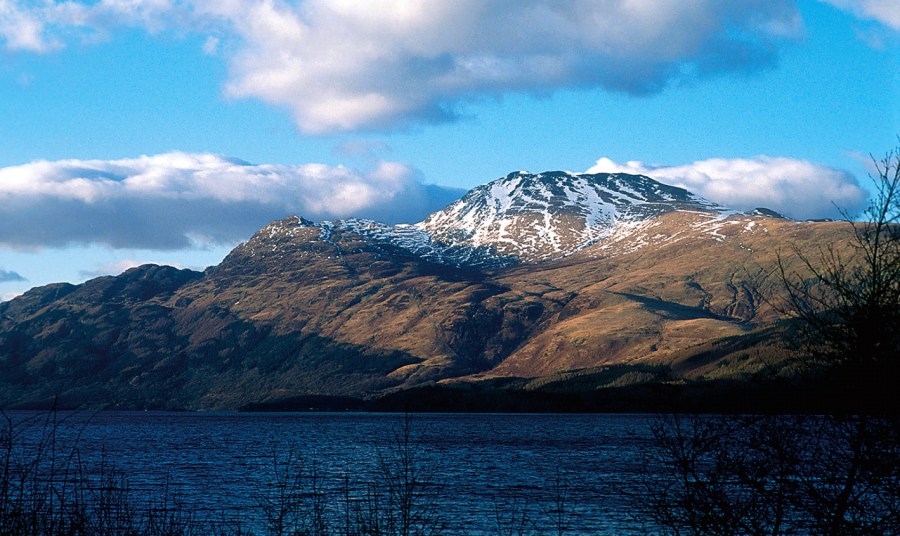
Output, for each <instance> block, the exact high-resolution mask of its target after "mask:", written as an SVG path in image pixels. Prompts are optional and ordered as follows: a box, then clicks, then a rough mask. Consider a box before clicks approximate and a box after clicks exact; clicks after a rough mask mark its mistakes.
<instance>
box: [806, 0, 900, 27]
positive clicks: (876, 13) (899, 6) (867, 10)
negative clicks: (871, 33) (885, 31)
mask: <svg viewBox="0 0 900 536" xmlns="http://www.w3.org/2000/svg"><path fill="white" fill-rule="evenodd" d="M823 1H825V2H827V3H829V4H831V5H833V6H835V7H837V8H839V9H842V10H844V11H848V12H850V13H852V14H853V15H854V16H856V17H858V18H860V19H864V20H874V21H877V22H880V23H881V24H883V25H885V26H887V27H889V28H892V29H894V30H896V31H900V0H823Z"/></svg>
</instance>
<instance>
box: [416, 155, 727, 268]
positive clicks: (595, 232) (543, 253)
mask: <svg viewBox="0 0 900 536" xmlns="http://www.w3.org/2000/svg"><path fill="white" fill-rule="evenodd" d="M676 210H687V211H702V212H711V213H725V212H726V210H725V209H724V208H723V207H720V206H718V205H716V204H714V203H711V202H709V201H707V200H705V199H703V198H700V197H698V196H696V195H694V194H691V193H690V192H688V191H687V190H684V189H681V188H676V187H674V186H668V185H665V184H662V183H660V182H657V181H655V180H653V179H651V178H649V177H645V176H642V175H628V174H624V173H617V174H608V173H600V174H573V173H568V172H564V171H553V172H546V173H540V174H531V173H527V172H523V171H518V172H514V173H510V174H509V175H507V176H506V177H503V178H500V179H497V180H495V181H493V182H490V183H488V184H485V185H483V186H479V187H476V188H474V189H473V190H471V191H470V192H469V193H468V194H466V195H465V197H463V198H462V199H460V200H459V201H457V202H455V203H453V204H451V205H450V206H448V207H447V208H445V209H444V210H441V211H439V212H436V213H434V214H432V215H431V216H429V217H428V219H426V220H425V221H423V222H421V223H419V224H417V225H416V227H417V228H419V229H421V230H423V231H425V232H427V233H428V235H429V236H430V237H431V238H432V240H434V241H435V242H438V243H442V244H446V245H454V246H457V247H461V246H468V247H474V248H486V247H489V248H492V249H494V250H495V251H496V253H497V254H499V255H502V256H504V257H509V258H517V259H519V260H521V261H527V262H536V261H542V260H549V259H553V258H557V257H561V256H564V255H567V254H569V253H572V252H574V251H577V250H578V249H580V248H583V247H584V246H586V245H589V244H591V243H593V242H596V241H597V240H600V239H603V238H604V237H606V236H609V235H610V234H612V232H613V231H614V230H615V229H616V227H617V225H619V224H621V223H627V222H633V221H635V220H642V219H648V218H651V217H653V216H657V215H660V214H662V213H665V212H671V211H676Z"/></svg>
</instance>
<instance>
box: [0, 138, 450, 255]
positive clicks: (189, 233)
mask: <svg viewBox="0 0 900 536" xmlns="http://www.w3.org/2000/svg"><path fill="white" fill-rule="evenodd" d="M461 193H462V192H461V191H459V190H456V189H449V188H442V187H438V186H433V185H426V184H423V183H422V182H421V181H420V180H419V178H418V177H417V175H416V173H415V172H414V170H412V169H411V168H409V167H408V166H405V165H403V164H398V163H394V162H385V161H380V162H378V163H377V164H376V165H375V166H374V167H373V168H372V169H371V170H369V171H359V170H355V169H351V168H347V167H342V166H336V167H335V166H327V165H323V164H304V165H297V166H285V165H271V164H266V165H253V164H249V163H247V162H243V161H241V160H238V159H234V158H226V157H223V156H220V155H214V154H188V153H179V152H173V153H166V154H160V155H154V156H142V157H140V158H134V159H124V160H112V161H106V160H62V161H56V162H47V161H40V162H33V163H30V164H25V165H21V166H13V167H7V168H0V247H6V248H14V249H28V248H40V247H46V246H50V247H63V246H66V245H71V244H103V245H107V246H110V247H114V248H148V249H181V248H188V247H198V246H200V247H202V246H203V245H207V244H229V243H234V242H237V241H240V240H245V239H246V238H247V237H248V236H250V235H251V234H252V233H253V232H255V231H256V230H257V229H259V228H260V227H262V226H263V225H265V224H266V223H268V222H270V221H272V220H273V219H277V218H281V217H284V216H285V215H289V214H300V215H303V216H305V217H307V218H310V219H316V220H320V219H332V218H342V217H347V216H351V215H352V216H357V217H370V218H377V219H380V220H384V221H387V222H391V223H395V222H414V221H418V220H420V219H422V218H424V217H425V216H426V215H427V214H429V213H430V212H432V211H434V210H437V209H440V208H443V206H444V205H446V204H447V203H449V202H450V201H452V200H454V199H456V198H457V197H459V195H461Z"/></svg>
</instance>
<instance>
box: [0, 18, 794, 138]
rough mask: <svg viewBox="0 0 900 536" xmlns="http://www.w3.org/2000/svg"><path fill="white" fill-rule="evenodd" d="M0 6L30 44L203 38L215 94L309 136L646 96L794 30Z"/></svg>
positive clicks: (759, 22) (676, 21) (758, 64)
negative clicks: (220, 71)
mask: <svg viewBox="0 0 900 536" xmlns="http://www.w3.org/2000/svg"><path fill="white" fill-rule="evenodd" d="M0 2H3V5H8V6H11V9H12V10H13V11H15V12H16V13H20V14H23V16H27V17H31V19H33V20H35V21H36V22H37V24H36V26H35V28H34V30H33V31H32V32H31V34H30V35H31V36H32V37H31V38H30V41H31V42H36V43H39V42H42V41H45V40H46V37H44V35H45V34H50V35H54V36H55V35H57V34H58V35H66V34H67V32H68V33H72V31H73V30H74V29H80V30H82V31H85V32H88V33H90V32H95V33H98V34H101V35H103V34H106V33H109V32H112V31H113V30H114V29H115V28H116V26H132V27H133V26H139V27H143V28H146V29H147V30H148V31H150V32H160V31H164V30H167V29H173V28H175V29H177V31H178V32H181V33H187V32H198V33H201V34H202V35H210V34H213V35H215V36H216V37H215V38H214V39H216V41H209V40H208V41H207V42H206V46H205V47H204V48H205V50H207V52H209V51H210V50H219V49H221V50H223V51H227V52H226V54H225V56H226V58H227V61H228V63H229V72H230V75H229V79H228V80H227V82H226V84H225V92H226V94H228V95H230V96H231V97H233V98H253V99H260V100H262V101H265V102H267V103H269V104H273V105H275V106H280V107H283V108H285V109H287V110H288V111H290V113H291V114H292V115H293V117H294V119H295V122H296V124H297V126H298V128H299V129H300V130H301V131H304V132H309V133H321V132H335V131H354V130H366V129H384V128H393V127H396V126H403V125H406V124H409V123H411V122H419V121H432V120H446V119H449V118H453V117H454V116H455V114H456V110H457V107H458V105H459V104H460V103H462V102H465V101H470V100H477V99H480V98H484V97H485V96H495V95H500V94H505V93H533V94H546V93H548V92H552V91H554V90H556V89H560V88H580V87H603V88H606V89H608V90H612V91H619V92H625V93H630V94H646V93H653V92H657V91H661V90H662V89H664V88H665V87H666V86H667V85H669V84H677V83H683V82H689V81H691V80H693V79H695V78H697V77H702V76H708V75H711V74H717V73H722V72H728V71H744V70H752V69H758V68H764V67H768V66H771V65H772V64H774V63H775V62H776V61H777V55H778V48H779V46H780V45H781V44H782V43H783V42H784V41H785V40H790V39H793V38H795V37H797V36H798V35H799V34H800V33H801V32H802V23H801V21H800V17H799V14H798V13H797V10H796V7H795V5H794V2H793V1H792V0H745V1H742V2H722V1H720V0H695V1H692V2H683V1H681V0H605V1H602V0H593V1H591V0H556V1H550V0H454V1H452V2H427V1H416V0H392V1H388V0H382V1H379V0H369V1H355V0H353V1H350V0H305V1H300V2H290V3H289V2H285V1H281V0H249V1H238V0H220V1H217V2H208V1H201V0H180V1H179V0H101V1H100V2H98V3H95V4H90V5H89V4H84V3H81V2H75V1H67V2H51V3H49V4H44V7H42V8H34V9H32V10H30V11H25V10H24V9H23V8H17V7H16V5H17V3H16V2H17V0H0ZM35 13H36V15H35ZM42 20H45V21H47V25H49V26H46V27H45V25H43V23H42V22H41V21H42ZM26 37H27V36H22V37H21V38H20V40H22V39H25V41H26V42H29V41H28V39H26ZM5 39H6V43H7V46H8V47H10V46H12V44H13V43H15V42H17V41H13V40H12V39H11V38H10V37H8V36H5ZM214 44H215V45H216V46H213V45H214ZM32 48H33V47H32Z"/></svg>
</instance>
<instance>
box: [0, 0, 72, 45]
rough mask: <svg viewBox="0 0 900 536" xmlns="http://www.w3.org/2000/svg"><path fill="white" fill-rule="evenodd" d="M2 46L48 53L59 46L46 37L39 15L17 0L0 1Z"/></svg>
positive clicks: (0, 39) (0, 38)
mask: <svg viewBox="0 0 900 536" xmlns="http://www.w3.org/2000/svg"><path fill="white" fill-rule="evenodd" d="M0 45H3V46H4V47H5V48H7V49H8V50H27V51H31V52H47V51H49V50H52V49H54V48H56V47H57V46H58V44H57V43H56V42H53V41H48V40H47V38H46V37H45V36H44V22H43V21H42V20H41V18H40V16H39V13H36V12H34V11H32V10H28V9H25V8H23V7H21V6H19V5H18V3H17V2H16V0H0Z"/></svg>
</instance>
